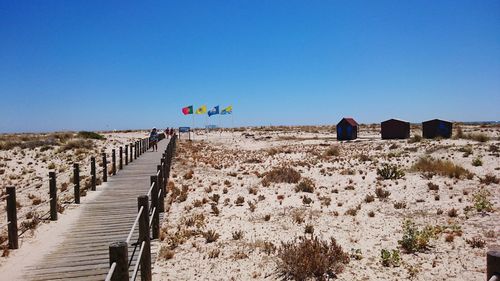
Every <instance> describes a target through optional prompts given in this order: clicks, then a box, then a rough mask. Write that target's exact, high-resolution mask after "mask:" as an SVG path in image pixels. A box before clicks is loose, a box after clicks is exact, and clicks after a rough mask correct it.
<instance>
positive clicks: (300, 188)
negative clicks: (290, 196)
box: [295, 178, 316, 193]
mask: <svg viewBox="0 0 500 281" xmlns="http://www.w3.org/2000/svg"><path fill="white" fill-rule="evenodd" d="M315 187H316V184H315V183H314V181H313V180H312V179H310V178H304V179H302V180H301V181H300V182H299V183H298V184H297V185H296V186H295V192H309V193H313V192H314V188H315Z"/></svg>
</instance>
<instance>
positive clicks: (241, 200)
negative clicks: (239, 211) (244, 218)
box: [234, 196, 245, 206]
mask: <svg viewBox="0 0 500 281" xmlns="http://www.w3.org/2000/svg"><path fill="white" fill-rule="evenodd" d="M243 203H245V197H243V196H238V198H236V200H235V201H234V204H236V206H243Z"/></svg>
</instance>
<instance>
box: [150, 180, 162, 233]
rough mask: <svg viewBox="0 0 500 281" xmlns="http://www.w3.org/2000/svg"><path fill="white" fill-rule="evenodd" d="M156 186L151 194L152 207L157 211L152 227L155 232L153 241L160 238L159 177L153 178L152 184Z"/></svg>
mask: <svg viewBox="0 0 500 281" xmlns="http://www.w3.org/2000/svg"><path fill="white" fill-rule="evenodd" d="M153 183H154V184H155V185H154V186H153V190H152V192H151V207H152V208H156V211H155V213H154V215H153V221H152V223H151V224H152V226H151V230H152V232H153V239H157V238H159V237H160V212H159V211H158V209H159V206H158V191H159V188H158V187H159V185H158V177H157V176H156V175H154V176H151V184H153Z"/></svg>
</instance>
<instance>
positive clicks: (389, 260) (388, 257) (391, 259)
mask: <svg viewBox="0 0 500 281" xmlns="http://www.w3.org/2000/svg"><path fill="white" fill-rule="evenodd" d="M380 259H381V261H382V265H383V266H385V267H389V266H394V267H398V266H399V265H400V264H401V255H400V253H399V250H396V249H393V250H392V251H389V250H386V249H382V250H381V251H380Z"/></svg>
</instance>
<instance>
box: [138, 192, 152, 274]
mask: <svg viewBox="0 0 500 281" xmlns="http://www.w3.org/2000/svg"><path fill="white" fill-rule="evenodd" d="M141 207H143V211H142V214H141V216H140V218H139V244H140V243H142V241H144V242H145V243H144V251H143V252H142V258H141V280H142V281H151V279H152V278H151V239H150V237H149V215H148V211H149V198H148V196H147V195H142V196H139V197H137V210H140V209H141Z"/></svg>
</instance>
